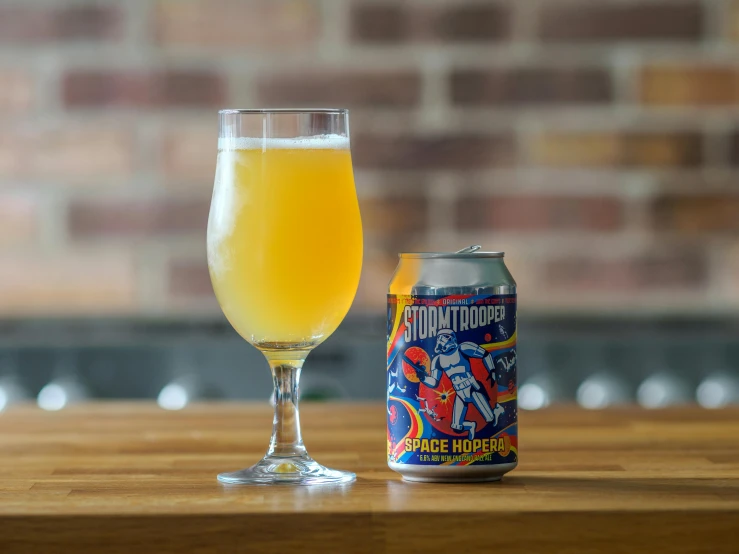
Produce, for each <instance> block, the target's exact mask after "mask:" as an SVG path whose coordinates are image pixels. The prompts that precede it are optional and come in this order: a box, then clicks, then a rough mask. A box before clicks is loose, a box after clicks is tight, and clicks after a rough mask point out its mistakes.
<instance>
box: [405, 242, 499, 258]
mask: <svg viewBox="0 0 739 554" xmlns="http://www.w3.org/2000/svg"><path fill="white" fill-rule="evenodd" d="M480 248H482V246H480V245H479V244H473V245H472V246H468V247H467V248H462V250H457V251H456V252H401V253H400V254H398V256H399V257H401V258H411V259H428V258H436V259H438V258H452V259H459V258H502V257H503V256H505V252H482V251H480Z"/></svg>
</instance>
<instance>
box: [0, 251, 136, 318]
mask: <svg viewBox="0 0 739 554" xmlns="http://www.w3.org/2000/svg"><path fill="white" fill-rule="evenodd" d="M135 302H136V272H135V268H134V264H133V261H132V259H131V257H130V256H129V255H127V254H125V253H122V252H121V251H120V250H117V251H116V252H113V253H111V252H100V251H98V252H84V251H63V252H55V253H50V252H33V251H28V252H24V253H21V254H17V255H14V254H11V253H0V316H15V315H21V316H23V315H42V316H53V315H64V316H74V315H87V314H105V315H112V314H116V313H130V312H132V311H134V309H135Z"/></svg>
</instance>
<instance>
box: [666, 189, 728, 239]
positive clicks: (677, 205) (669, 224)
mask: <svg viewBox="0 0 739 554" xmlns="http://www.w3.org/2000/svg"><path fill="white" fill-rule="evenodd" d="M652 212H653V217H654V222H655V227H656V228H657V229H658V230H664V231H678V232H683V233H701V232H711V233H736V232H737V231H739V196H737V195H727V194H701V195H690V196H663V197H660V198H657V199H656V200H655V201H654V203H653V205H652Z"/></svg>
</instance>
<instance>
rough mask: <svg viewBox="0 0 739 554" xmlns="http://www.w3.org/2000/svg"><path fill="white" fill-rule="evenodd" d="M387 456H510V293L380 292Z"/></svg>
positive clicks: (470, 460) (513, 420) (514, 447)
mask: <svg viewBox="0 0 739 554" xmlns="http://www.w3.org/2000/svg"><path fill="white" fill-rule="evenodd" d="M387 310H388V314H387V315H388V329H387V330H388V356H387V374H388V375H387V383H388V387H387V451H388V460H389V461H390V462H395V463H398V464H412V465H460V466H464V465H470V464H475V465H483V464H487V465H490V464H507V463H514V462H517V461H518V427H517V418H518V414H517V408H516V393H517V388H516V295H515V294H494V295H485V294H481V295H477V294H469V295H465V294H462V295H457V294H455V295H448V296H441V295H418V296H416V295H388V305H387Z"/></svg>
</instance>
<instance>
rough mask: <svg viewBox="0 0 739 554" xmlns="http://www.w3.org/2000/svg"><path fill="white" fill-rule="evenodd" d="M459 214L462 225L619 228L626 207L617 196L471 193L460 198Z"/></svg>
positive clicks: (506, 228)
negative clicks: (490, 195)
mask: <svg viewBox="0 0 739 554" xmlns="http://www.w3.org/2000/svg"><path fill="white" fill-rule="evenodd" d="M456 217H457V227H458V228H460V229H493V230H500V231H550V230H570V231H616V230H619V229H621V228H622V227H623V223H624V207H623V204H622V203H621V201H620V200H618V199H616V198H613V197H589V196H584V197H579V196H577V197H575V196H538V195H537V196H499V197H498V196H495V197H482V198H481V197H475V196H468V197H463V198H460V199H459V200H458V201H457V206H456Z"/></svg>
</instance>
